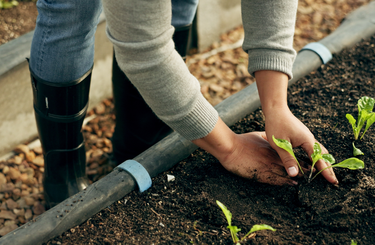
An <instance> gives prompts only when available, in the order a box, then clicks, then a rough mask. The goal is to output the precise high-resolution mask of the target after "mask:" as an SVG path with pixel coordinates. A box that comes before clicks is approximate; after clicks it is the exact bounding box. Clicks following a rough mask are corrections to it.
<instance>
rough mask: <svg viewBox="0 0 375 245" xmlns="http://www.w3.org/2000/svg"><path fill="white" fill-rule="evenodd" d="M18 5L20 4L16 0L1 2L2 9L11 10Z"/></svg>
mask: <svg viewBox="0 0 375 245" xmlns="http://www.w3.org/2000/svg"><path fill="white" fill-rule="evenodd" d="M17 5H18V2H17V1H15V0H12V1H6V0H0V9H9V8H12V7H14V6H17Z"/></svg>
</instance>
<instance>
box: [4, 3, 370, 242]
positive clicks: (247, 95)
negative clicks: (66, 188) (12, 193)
mask: <svg viewBox="0 0 375 245" xmlns="http://www.w3.org/2000/svg"><path fill="white" fill-rule="evenodd" d="M373 13H375V2H371V3H370V4H368V5H366V6H363V7H361V8H359V9H357V10H356V11H354V12H353V13H352V14H350V15H349V16H348V17H347V19H346V20H345V21H344V22H343V23H342V24H341V26H340V27H339V28H337V30H336V31H335V32H333V33H332V34H331V35H329V36H328V37H326V38H324V39H322V40H321V41H320V43H321V44H323V45H324V46H325V47H327V49H328V50H329V51H330V52H331V53H332V54H336V53H339V52H340V51H341V50H342V49H344V48H348V47H351V46H353V45H354V44H356V43H358V42H360V41H361V40H362V39H365V38H369V37H371V36H372V35H373V34H375V18H374V17H373V16H374V15H373ZM321 65H322V62H321V59H320V57H319V56H318V55H317V54H316V53H315V52H313V51H310V50H304V51H302V52H300V53H299V54H298V55H297V58H296V60H295V63H294V65H293V76H294V78H293V79H292V80H290V81H289V85H291V84H293V83H294V82H296V81H297V80H298V79H299V78H301V77H304V76H305V75H307V74H309V73H310V72H311V71H313V70H316V69H317V68H318V67H319V66H321ZM259 106H260V100H259V95H258V91H257V87H256V84H255V83H254V84H251V85H249V86H248V87H247V88H245V89H243V90H242V91H240V92H238V93H236V94H235V95H232V96H231V97H229V98H227V99H226V100H224V101H223V102H221V103H220V104H219V105H217V106H216V107H215V108H216V109H217V111H218V112H219V114H220V116H221V118H222V119H223V121H224V122H225V123H226V124H228V125H233V124H234V123H236V122H237V121H238V120H240V119H241V118H243V117H245V116H246V115H248V114H249V113H251V112H252V111H254V110H256V109H257V108H259ZM195 149H197V146H195V145H194V144H193V143H191V142H190V141H187V140H185V139H184V138H182V137H181V136H180V135H179V134H177V133H172V134H171V135H169V136H168V137H166V138H165V139H163V140H162V141H160V142H159V143H157V144H156V145H154V146H153V147H151V148H149V149H148V150H146V151H145V152H143V153H142V154H140V155H139V156H137V157H135V158H134V160H135V161H137V162H139V163H141V164H142V165H143V167H144V168H145V169H146V170H147V172H148V174H149V175H150V176H151V177H155V176H157V175H158V174H160V173H162V172H164V171H166V170H168V169H170V168H171V167H173V166H174V165H175V164H176V163H178V162H179V161H181V160H183V159H185V158H186V157H188V156H189V155H190V154H191V153H192V152H193V151H194V150H195ZM136 186H137V183H136V181H135V179H134V178H133V177H132V176H131V175H130V174H129V173H128V172H127V171H125V170H123V169H121V168H115V169H114V171H112V172H111V173H109V174H108V175H107V176H105V177H104V178H102V179H100V180H99V181H97V182H95V183H94V184H92V185H90V186H89V187H87V189H86V190H84V191H82V192H80V193H77V194H76V195H74V196H72V197H70V198H68V199H67V200H65V201H64V202H62V203H60V204H59V205H57V206H55V207H54V208H52V209H50V210H48V211H47V212H45V213H43V214H42V215H40V216H39V217H37V218H36V219H35V220H33V221H30V222H28V223H27V224H25V225H23V226H21V227H19V228H18V229H16V230H14V231H12V232H10V233H8V234H7V235H6V236H4V237H2V238H1V239H0V244H1V245H4V244H9V245H14V244H17V245H29V244H41V243H43V242H46V241H48V240H50V239H52V238H54V237H56V236H59V235H61V234H62V233H63V232H65V231H67V230H68V229H70V228H72V227H74V226H77V225H79V224H81V223H83V222H84V221H85V220H87V219H88V218H90V217H91V216H93V215H94V214H96V213H97V212H99V211H100V210H102V209H104V208H106V207H108V206H109V205H111V204H112V203H113V202H115V201H117V200H120V199H121V198H123V197H124V196H125V195H127V194H128V193H130V192H131V191H133V190H134V189H135V188H136Z"/></svg>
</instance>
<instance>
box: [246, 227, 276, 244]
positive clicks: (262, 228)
mask: <svg viewBox="0 0 375 245" xmlns="http://www.w3.org/2000/svg"><path fill="white" fill-rule="evenodd" d="M261 230H271V231H276V229H274V228H273V227H271V226H269V225H254V226H253V227H252V228H251V230H250V231H249V232H248V233H247V234H246V235H245V236H244V237H243V238H242V239H241V241H242V240H243V239H245V238H246V237H248V236H249V235H250V234H251V233H253V232H256V231H261Z"/></svg>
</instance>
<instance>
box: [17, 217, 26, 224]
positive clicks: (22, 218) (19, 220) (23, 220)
mask: <svg viewBox="0 0 375 245" xmlns="http://www.w3.org/2000/svg"><path fill="white" fill-rule="evenodd" d="M17 219H18V222H20V223H21V224H25V223H26V220H25V217H23V216H18V217H17Z"/></svg>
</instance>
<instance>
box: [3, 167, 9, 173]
mask: <svg viewBox="0 0 375 245" xmlns="http://www.w3.org/2000/svg"><path fill="white" fill-rule="evenodd" d="M8 172H9V167H8V166H5V167H4V168H3V174H7V173H8Z"/></svg>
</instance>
